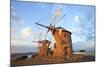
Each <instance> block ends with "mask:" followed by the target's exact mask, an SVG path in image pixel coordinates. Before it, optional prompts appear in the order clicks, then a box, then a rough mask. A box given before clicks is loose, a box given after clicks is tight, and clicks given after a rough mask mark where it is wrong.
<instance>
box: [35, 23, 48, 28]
mask: <svg viewBox="0 0 100 67" xmlns="http://www.w3.org/2000/svg"><path fill="white" fill-rule="evenodd" d="M35 24H37V25H39V26H42V27H45V28H49V27H48V26H45V25H42V24H39V23H35Z"/></svg>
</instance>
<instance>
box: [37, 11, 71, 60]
mask: <svg viewBox="0 0 100 67" xmlns="http://www.w3.org/2000/svg"><path fill="white" fill-rule="evenodd" d="M60 11H61V9H58V10H56V12H55V15H54V18H53V20H55V22H51V24H50V25H49V26H45V25H43V24H40V23H37V22H36V23H35V24H37V25H39V26H42V27H44V28H47V29H48V30H47V32H46V34H47V33H48V32H49V31H51V33H52V35H53V37H54V38H55V41H56V42H55V44H54V45H55V49H54V54H53V55H54V57H56V58H57V57H63V56H66V57H67V58H69V57H71V56H72V40H71V34H72V33H71V32H70V31H68V30H66V29H64V28H62V27H55V25H56V24H57V23H58V22H60V21H61V20H62V19H63V17H64V16H65V14H64V15H63V16H62V17H60V19H58V20H57V19H56V18H57V17H59V16H60V14H61V12H60ZM53 23H54V24H53Z"/></svg>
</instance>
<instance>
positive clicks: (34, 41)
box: [32, 41, 42, 43]
mask: <svg viewBox="0 0 100 67" xmlns="http://www.w3.org/2000/svg"><path fill="white" fill-rule="evenodd" d="M32 42H34V43H42V41H32Z"/></svg>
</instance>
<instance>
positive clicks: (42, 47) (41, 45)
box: [32, 33, 51, 61]
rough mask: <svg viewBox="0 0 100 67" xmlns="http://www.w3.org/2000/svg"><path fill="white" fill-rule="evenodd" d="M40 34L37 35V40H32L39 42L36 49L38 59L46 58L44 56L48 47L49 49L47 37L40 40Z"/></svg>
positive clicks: (46, 54)
mask: <svg viewBox="0 0 100 67" xmlns="http://www.w3.org/2000/svg"><path fill="white" fill-rule="evenodd" d="M41 34H42V33H40V35H39V40H38V41H32V42H33V43H38V44H39V47H38V50H39V54H38V56H39V59H40V61H43V60H45V59H46V56H48V53H49V51H48V49H49V45H50V43H51V42H50V41H48V40H47V39H44V40H41V39H40V38H41Z"/></svg>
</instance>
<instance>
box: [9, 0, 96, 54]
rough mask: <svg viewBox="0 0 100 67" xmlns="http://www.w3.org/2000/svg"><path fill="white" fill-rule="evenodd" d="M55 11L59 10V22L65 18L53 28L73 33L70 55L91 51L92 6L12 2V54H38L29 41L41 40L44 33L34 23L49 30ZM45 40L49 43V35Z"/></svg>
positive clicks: (36, 46)
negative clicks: (82, 50)
mask: <svg viewBox="0 0 100 67" xmlns="http://www.w3.org/2000/svg"><path fill="white" fill-rule="evenodd" d="M57 9H61V14H60V16H57V19H58V20H59V19H60V18H61V17H62V16H63V15H64V14H65V16H64V17H63V19H62V20H61V21H60V22H59V23H57V24H56V27H59V26H61V27H63V28H65V29H66V30H68V31H70V32H72V35H71V37H72V46H73V51H77V50H80V49H84V50H86V51H94V50H95V6H90V5H74V4H55V3H37V2H19V1H17V2H16V1H14V0H11V52H12V53H14V52H15V53H16V52H32V51H34V52H37V51H38V46H39V44H38V43H32V41H37V40H43V39H44V37H45V33H46V31H47V29H45V28H43V27H40V26H37V25H36V24H35V22H38V23H40V24H43V25H46V26H48V25H49V24H50V23H51V22H52V20H53V17H54V15H55V11H56V10H57ZM47 39H48V40H52V35H51V33H50V32H49V33H48V36H47ZM22 46H24V47H22ZM25 46H26V47H25ZM27 46H28V47H29V50H28V47H27ZM17 47H18V48H17ZM19 47H20V48H19ZM30 47H31V48H30ZM32 47H33V48H32ZM21 48H23V49H21ZM24 48H25V49H24ZM26 48H27V49H26ZM34 48H35V49H34ZM36 48H37V49H36Z"/></svg>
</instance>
